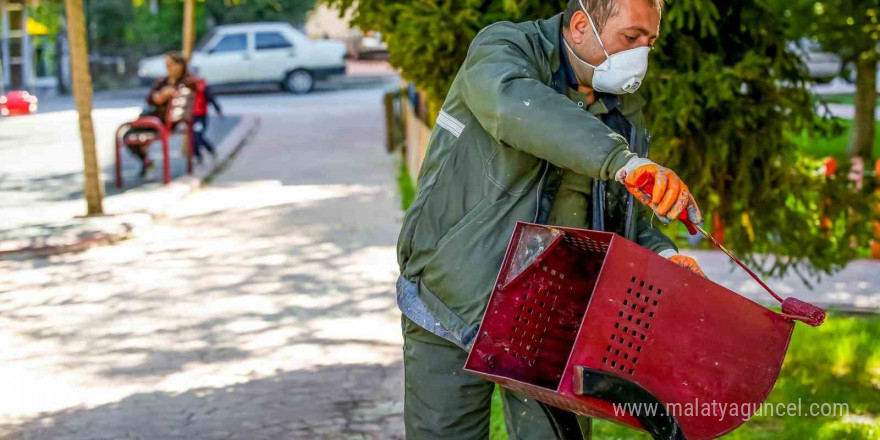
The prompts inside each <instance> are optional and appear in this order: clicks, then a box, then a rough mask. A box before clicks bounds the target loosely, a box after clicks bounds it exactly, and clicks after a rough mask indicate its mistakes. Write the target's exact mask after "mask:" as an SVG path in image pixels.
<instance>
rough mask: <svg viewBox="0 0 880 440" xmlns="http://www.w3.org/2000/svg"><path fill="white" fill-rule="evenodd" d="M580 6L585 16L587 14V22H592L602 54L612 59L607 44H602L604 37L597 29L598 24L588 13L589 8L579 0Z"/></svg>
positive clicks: (591, 25)
mask: <svg viewBox="0 0 880 440" xmlns="http://www.w3.org/2000/svg"><path fill="white" fill-rule="evenodd" d="M578 4H580V5H581V9H582V10H583V11H584V14H587V20H590V27H591V28H593V34H594V35H595V36H596V40H598V41H599V47H601V48H602V52H604V53H605V58H606V59H608V58H611V56H610V55H608V51H607V50H605V43H602V37H600V36H599V30H598V29H596V22H594V21H593V17H592V16H591V15H590V12H589V11H587V7H586V6H584V1H583V0H578ZM578 59H580V58H578Z"/></svg>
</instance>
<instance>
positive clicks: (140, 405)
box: [0, 363, 403, 440]
mask: <svg viewBox="0 0 880 440" xmlns="http://www.w3.org/2000/svg"><path fill="white" fill-rule="evenodd" d="M401 369H402V366H401V365H400V364H399V363H398V364H395V365H391V366H385V365H375V364H350V365H334V366H326V367H319V368H315V369H309V370H297V371H284V372H278V373H277V374H275V375H272V376H270V377H265V378H260V379H253V380H248V381H245V382H242V383H238V384H234V385H230V386H224V387H217V388H211V387H205V388H196V389H191V390H188V391H185V392H182V393H173V392H151V393H137V394H133V395H131V396H128V397H126V398H124V399H122V400H120V401H118V402H113V403H108V404H105V405H100V406H97V407H94V408H72V409H67V410H63V411H58V412H54V413H47V414H42V415H41V416H39V417H37V418H35V419H32V420H29V421H27V422H26V423H24V424H21V425H19V426H0V430H2V431H4V434H5V435H3V436H2V437H0V438H2V439H3V440H12V439H20V438H27V439H54V440H73V439H85V438H102V439H104V438H107V439H111V438H112V439H119V438H125V439H167V440H173V439H249V440H258V439H280V438H284V439H296V440H319V439H341V438H345V439H349V438H356V439H375V440H380V439H381V440H395V439H399V440H402V439H403V433H402V432H401V431H402V430H401V428H400V425H401V414H402V411H403V405H402V402H400V401H399V400H395V399H396V397H397V396H391V395H385V396H376V395H374V394H373V392H372V388H367V387H365V386H364V384H365V383H376V382H388V381H395V380H397V381H399V380H400V379H399V377H400V376H402V374H400V370H401ZM328 386H332V387H334V388H335V389H336V390H342V391H344V393H342V394H340V393H328V392H327V387H328ZM386 388H391V387H386ZM340 396H344V399H340V398H339V397H340ZM377 402H382V403H377ZM291 414H296V417H295V418H292V417H291ZM89 433H100V437H93V436H92V435H91V434H89Z"/></svg>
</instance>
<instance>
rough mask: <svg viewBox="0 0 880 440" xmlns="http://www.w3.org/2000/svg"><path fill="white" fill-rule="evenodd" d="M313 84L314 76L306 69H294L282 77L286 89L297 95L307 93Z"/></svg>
mask: <svg viewBox="0 0 880 440" xmlns="http://www.w3.org/2000/svg"><path fill="white" fill-rule="evenodd" d="M314 86H315V77H313V76H312V74H311V73H309V71H307V70H294V71H293V72H290V73H288V74H287V78H285V79H284V87H285V88H286V89H287V91H289V92H290V93H295V94H297V95H302V94H306V93H309V92H310V91H312V88H313V87H314Z"/></svg>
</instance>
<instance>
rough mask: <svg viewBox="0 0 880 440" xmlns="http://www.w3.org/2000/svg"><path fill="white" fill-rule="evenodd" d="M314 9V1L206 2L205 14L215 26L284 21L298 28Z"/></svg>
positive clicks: (232, 0) (241, 0)
mask: <svg viewBox="0 0 880 440" xmlns="http://www.w3.org/2000/svg"><path fill="white" fill-rule="evenodd" d="M314 7H315V0H293V1H290V0H208V1H206V2H205V9H206V11H205V13H206V15H207V16H208V17H211V18H212V19H213V21H214V22H215V23H217V24H229V23H247V22H251V21H284V22H287V23H290V24H292V25H294V26H299V25H302V24H304V23H305V21H306V14H307V13H308V12H309V11H311V10H312V8H314Z"/></svg>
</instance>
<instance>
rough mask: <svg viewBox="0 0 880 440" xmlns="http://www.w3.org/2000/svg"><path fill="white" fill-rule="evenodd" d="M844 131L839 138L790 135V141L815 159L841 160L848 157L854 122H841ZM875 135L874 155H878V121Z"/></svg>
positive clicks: (879, 133) (844, 120)
mask: <svg viewBox="0 0 880 440" xmlns="http://www.w3.org/2000/svg"><path fill="white" fill-rule="evenodd" d="M841 124H843V127H844V130H843V133H841V134H840V135H839V136H834V137H828V138H817V139H811V138H810V137H809V136H808V135H807V133H801V134H799V135H798V134H794V135H790V136H791V139H792V140H793V141H794V142H795V143H796V144H797V145H798V146H799V147H800V150H801V151H802V152H804V153H806V154H808V155H810V156H813V157H816V158H823V157H834V158H838V159H843V158H846V157H847V156H848V154H847V146H848V145H849V138H850V136H851V135H852V130H853V125H854V122H853V121H852V120H851V119H843V120H841ZM876 124H877V126H876V130H877V131H876V133H878V136H876V138H875V139H874V154H875V156H877V155H878V154H880V121H877V122H876Z"/></svg>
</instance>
